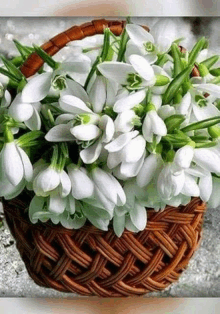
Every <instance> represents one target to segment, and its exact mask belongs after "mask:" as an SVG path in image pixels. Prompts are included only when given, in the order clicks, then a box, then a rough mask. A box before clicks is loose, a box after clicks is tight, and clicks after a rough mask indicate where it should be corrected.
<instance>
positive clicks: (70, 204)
mask: <svg viewBox="0 0 220 314" xmlns="http://www.w3.org/2000/svg"><path fill="white" fill-rule="evenodd" d="M66 210H67V211H68V212H69V213H70V215H73V214H74V213H75V211H76V201H75V198H74V197H73V196H72V195H71V194H70V195H69V196H68V201H67V207H66Z"/></svg>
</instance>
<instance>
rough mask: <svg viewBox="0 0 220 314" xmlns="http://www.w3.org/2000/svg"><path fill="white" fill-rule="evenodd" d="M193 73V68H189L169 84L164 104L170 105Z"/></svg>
mask: <svg viewBox="0 0 220 314" xmlns="http://www.w3.org/2000/svg"><path fill="white" fill-rule="evenodd" d="M191 71H192V66H188V67H187V68H186V69H185V70H183V71H182V72H180V73H179V74H178V75H177V76H176V77H175V79H174V80H173V81H172V82H171V83H170V84H169V86H168V88H167V90H166V92H165V93H164V95H163V104H164V105H165V104H169V103H170V101H171V100H172V98H173V97H174V95H175V94H176V92H177V91H178V89H179V88H180V86H181V85H182V84H183V82H184V81H185V79H186V78H187V77H188V76H189V74H190V73H191Z"/></svg>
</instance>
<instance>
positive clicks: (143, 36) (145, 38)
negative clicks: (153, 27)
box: [126, 24, 154, 46]
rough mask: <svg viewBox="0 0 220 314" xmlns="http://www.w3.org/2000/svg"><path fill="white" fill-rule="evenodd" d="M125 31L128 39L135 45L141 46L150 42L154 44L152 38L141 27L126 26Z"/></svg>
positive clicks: (134, 25)
mask: <svg viewBox="0 0 220 314" xmlns="http://www.w3.org/2000/svg"><path fill="white" fill-rule="evenodd" d="M126 30H127V32H128V36H129V37H130V39H131V40H132V41H133V42H134V43H135V44H136V45H137V46H141V45H143V44H144V43H147V42H151V43H154V38H153V36H152V35H151V34H150V33H149V32H148V31H146V30H145V29H144V28H143V27H141V26H139V25H136V24H128V25H126Z"/></svg>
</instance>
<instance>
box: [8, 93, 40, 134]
mask: <svg viewBox="0 0 220 314" xmlns="http://www.w3.org/2000/svg"><path fill="white" fill-rule="evenodd" d="M40 108H41V104H40V103H39V102H25V101H24V99H23V96H22V94H21V93H19V94H17V96H16V97H15V99H14V100H13V101H12V103H11V105H10V107H9V110H8V113H9V115H10V116H11V117H12V118H13V119H15V120H16V121H18V122H24V123H25V125H26V126H27V127H28V128H29V129H30V130H32V131H33V130H40V128H41V118H40V115H39V112H40Z"/></svg>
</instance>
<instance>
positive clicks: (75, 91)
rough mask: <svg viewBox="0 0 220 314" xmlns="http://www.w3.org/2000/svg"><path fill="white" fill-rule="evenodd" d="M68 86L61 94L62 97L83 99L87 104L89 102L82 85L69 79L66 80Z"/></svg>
mask: <svg viewBox="0 0 220 314" xmlns="http://www.w3.org/2000/svg"><path fill="white" fill-rule="evenodd" d="M66 85H67V87H66V89H64V90H63V91H62V92H61V97H62V96H64V95H72V96H75V97H77V98H79V99H81V100H82V101H83V102H84V103H85V104H86V103H87V102H89V97H88V95H87V93H86V91H85V89H84V88H83V87H82V85H80V84H79V83H77V82H75V81H73V80H71V79H68V78H67V79H66Z"/></svg>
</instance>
